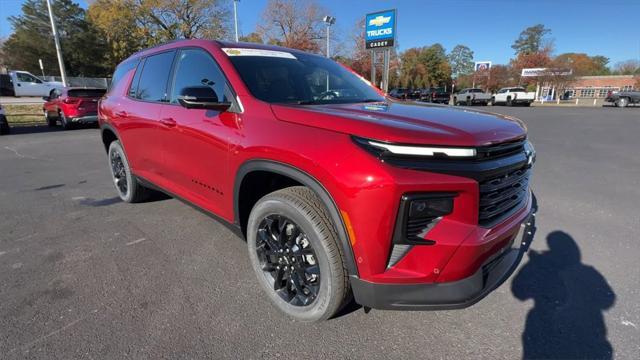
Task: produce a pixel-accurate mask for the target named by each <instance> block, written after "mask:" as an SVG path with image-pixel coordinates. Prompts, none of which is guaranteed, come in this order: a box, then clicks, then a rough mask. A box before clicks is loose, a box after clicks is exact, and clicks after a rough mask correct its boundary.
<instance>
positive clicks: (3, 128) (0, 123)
mask: <svg viewBox="0 0 640 360" xmlns="http://www.w3.org/2000/svg"><path fill="white" fill-rule="evenodd" d="M10 132H11V129H10V128H9V122H8V121H7V118H5V117H4V116H3V115H0V135H7V134H9V133H10Z"/></svg>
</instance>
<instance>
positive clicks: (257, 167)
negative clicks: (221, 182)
mask: <svg viewBox="0 0 640 360" xmlns="http://www.w3.org/2000/svg"><path fill="white" fill-rule="evenodd" d="M255 172H267V173H274V174H277V175H278V176H284V177H287V178H289V179H291V180H292V181H294V182H295V183H298V184H299V185H303V186H306V187H308V188H309V189H311V191H313V192H314V193H315V194H316V195H317V196H318V198H319V199H320V200H321V201H322V203H323V205H324V206H325V208H326V209H327V211H328V212H329V216H330V217H331V220H332V222H333V223H334V226H335V230H336V232H337V234H338V242H339V245H340V247H341V248H342V250H343V254H344V256H345V265H346V268H347V273H348V275H350V276H357V275H358V269H357V266H356V263H355V257H354V254H353V249H352V248H351V243H350V241H349V236H348V233H347V230H346V226H345V224H344V220H343V219H342V216H341V215H340V211H339V209H338V206H337V204H336V202H335V201H334V199H333V197H332V196H331V194H329V191H327V189H326V188H325V187H324V186H323V185H322V184H321V183H320V182H319V181H318V180H317V179H315V178H314V177H313V176H311V175H310V174H308V173H307V172H305V171H303V170H300V169H298V168H296V167H294V166H291V165H289V164H285V163H281V162H277V161H273V160H266V159H259V160H249V161H247V162H245V163H244V164H242V165H241V166H240V168H239V169H238V171H237V173H236V178H235V183H234V189H233V210H234V222H235V224H236V225H237V226H239V227H240V228H241V231H242V232H243V234H245V237H246V224H245V225H243V224H242V221H243V220H242V219H243V216H242V214H241V190H242V188H243V184H244V181H245V179H247V177H248V176H251V175H250V174H252V173H255Z"/></svg>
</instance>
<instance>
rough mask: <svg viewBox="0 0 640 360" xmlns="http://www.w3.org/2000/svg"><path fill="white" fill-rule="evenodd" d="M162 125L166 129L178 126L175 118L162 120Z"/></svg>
mask: <svg viewBox="0 0 640 360" xmlns="http://www.w3.org/2000/svg"><path fill="white" fill-rule="evenodd" d="M160 123H161V124H162V125H164V126H166V127H174V126H176V121H175V120H173V118H162V119H160Z"/></svg>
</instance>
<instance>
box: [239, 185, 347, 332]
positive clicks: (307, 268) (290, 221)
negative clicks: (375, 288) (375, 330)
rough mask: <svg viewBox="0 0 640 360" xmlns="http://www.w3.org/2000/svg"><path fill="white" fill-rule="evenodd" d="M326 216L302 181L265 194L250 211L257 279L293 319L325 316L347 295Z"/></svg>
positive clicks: (250, 238) (342, 267)
mask: <svg viewBox="0 0 640 360" xmlns="http://www.w3.org/2000/svg"><path fill="white" fill-rule="evenodd" d="M330 219H331V218H330V217H329V214H328V212H327V210H326V209H325V207H324V205H323V204H322V202H321V200H320V199H319V198H318V197H317V196H316V195H315V194H314V193H313V192H312V191H311V190H310V189H309V188H306V187H303V186H294V187H289V188H285V189H282V190H278V191H275V192H273V193H271V194H268V195H266V196H264V197H263V198H262V199H260V200H259V201H258V202H257V203H256V205H255V206H254V207H253V209H252V210H251V214H250V216H249V221H248V224H247V247H248V249H249V259H250V260H251V265H252V266H253V269H254V271H255V273H256V275H257V277H258V282H259V283H260V285H261V287H262V288H263V290H264V291H265V292H266V293H267V296H268V297H269V298H270V299H271V301H272V302H273V303H274V304H275V306H276V307H277V308H279V309H280V310H281V311H283V312H284V313H286V314H287V315H289V316H291V317H293V318H295V319H297V320H302V321H320V320H326V319H329V318H331V317H332V316H334V315H335V314H336V313H337V312H338V311H339V310H340V309H341V308H342V307H343V306H344V304H345V303H346V302H347V300H348V298H349V296H350V294H351V292H350V290H349V285H348V278H347V271H346V269H345V263H344V257H343V255H342V251H341V248H340V246H339V245H338V235H337V233H336V231H335V228H334V226H333V223H332V221H331V220H330Z"/></svg>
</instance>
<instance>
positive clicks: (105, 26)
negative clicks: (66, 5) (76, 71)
mask: <svg viewBox="0 0 640 360" xmlns="http://www.w3.org/2000/svg"><path fill="white" fill-rule="evenodd" d="M134 10H135V8H134V7H133V3H132V2H131V1H129V0H96V1H94V2H93V3H91V5H90V6H89V9H88V10H87V18H88V19H89V21H91V23H92V24H94V25H95V26H96V27H97V28H98V29H99V30H100V32H101V34H102V36H103V37H104V39H105V40H106V42H107V46H108V48H109V51H108V52H107V56H106V57H107V58H106V65H107V67H108V68H110V69H114V68H115V67H116V65H118V64H119V63H120V62H121V61H122V60H124V59H126V58H127V57H129V56H130V55H131V54H133V53H134V52H136V51H138V50H140V49H142V48H144V47H146V46H148V45H150V43H151V41H150V39H147V37H146V36H145V32H144V31H143V30H142V29H140V28H139V27H138V24H137V23H136V16H135V12H134Z"/></svg>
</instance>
